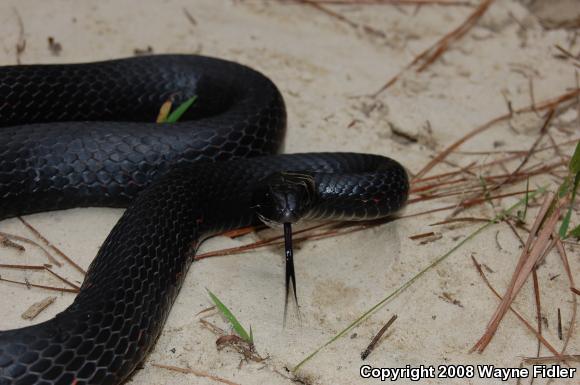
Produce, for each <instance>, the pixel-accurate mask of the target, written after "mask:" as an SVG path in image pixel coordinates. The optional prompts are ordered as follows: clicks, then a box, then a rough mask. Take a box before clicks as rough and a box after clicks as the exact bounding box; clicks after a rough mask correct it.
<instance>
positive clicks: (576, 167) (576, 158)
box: [568, 141, 580, 174]
mask: <svg viewBox="0 0 580 385" xmlns="http://www.w3.org/2000/svg"><path fill="white" fill-rule="evenodd" d="M568 168H569V169H570V172H571V173H572V174H578V173H579V172H580V141H578V143H576V148H575V149H574V154H573V155H572V159H570V164H569V165H568Z"/></svg>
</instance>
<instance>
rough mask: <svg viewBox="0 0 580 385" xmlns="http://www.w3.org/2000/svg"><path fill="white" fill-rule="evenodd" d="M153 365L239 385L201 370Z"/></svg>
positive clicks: (229, 384) (230, 384)
mask: <svg viewBox="0 0 580 385" xmlns="http://www.w3.org/2000/svg"><path fill="white" fill-rule="evenodd" d="M151 365H152V366H155V367H157V368H162V369H167V370H172V371H174V372H179V373H185V374H193V375H196V376H198V377H205V378H209V379H210V380H214V381H217V382H221V383H223V384H228V385H239V384H238V383H236V382H232V381H230V380H226V379H225V378H222V377H218V376H214V375H213V374H209V373H206V372H202V371H199V370H194V369H189V368H180V367H178V366H171V365H162V364H151Z"/></svg>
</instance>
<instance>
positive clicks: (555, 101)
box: [413, 89, 580, 180]
mask: <svg viewBox="0 0 580 385" xmlns="http://www.w3.org/2000/svg"><path fill="white" fill-rule="evenodd" d="M577 95H580V89H574V90H572V91H569V92H566V93H564V94H562V95H559V96H557V97H555V98H552V99H547V100H544V101H542V102H540V103H538V104H536V105H535V106H527V107H524V108H520V109H518V110H516V111H514V112H515V113H518V114H520V113H524V112H532V111H533V110H534V109H535V110H536V111H541V110H546V109H552V108H554V109H555V108H557V107H558V106H559V105H560V104H562V103H565V102H568V101H571V100H572V99H574V98H575V97H576V96H577ZM511 117H512V114H511V113H507V114H504V115H500V116H498V117H496V118H493V119H491V120H489V121H488V122H486V123H484V124H483V125H481V126H479V127H476V128H475V129H473V130H471V131H470V132H468V133H467V134H466V135H464V136H463V137H461V138H460V139H458V140H456V141H455V142H453V143H452V144H451V145H450V146H448V147H447V148H446V149H445V150H443V151H441V152H440V153H439V154H437V156H436V157H434V158H433V159H432V160H431V161H430V162H429V163H427V165H426V166H424V167H423V168H422V169H421V170H420V171H419V172H418V173H417V174H416V175H415V177H414V178H413V180H415V179H419V178H421V177H423V176H424V175H425V174H426V173H427V172H429V171H430V170H431V169H432V168H433V167H435V165H436V164H438V163H440V162H441V161H442V160H443V159H445V158H446V157H447V156H448V155H449V154H450V153H451V152H453V151H455V150H456V149H457V148H459V146H461V145H462V144H463V143H465V142H467V141H468V140H470V139H471V138H473V137H474V136H477V135H479V134H481V133H482V132H484V131H486V130H488V129H490V128H491V127H493V126H494V125H495V124H497V123H499V122H502V121H504V120H507V119H510V118H511Z"/></svg>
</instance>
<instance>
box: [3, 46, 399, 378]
mask: <svg viewBox="0 0 580 385" xmlns="http://www.w3.org/2000/svg"><path fill="white" fill-rule="evenodd" d="M193 95H197V96H198V99H197V101H196V103H195V104H194V106H193V107H192V108H191V109H190V110H189V111H188V112H187V113H186V114H185V116H184V117H183V118H182V121H181V122H179V123H174V124H167V125H159V124H155V123H152V122H154V121H155V117H156V115H157V113H158V111H159V107H160V106H161V105H162V104H163V102H165V101H167V100H172V101H173V103H174V104H179V103H180V102H182V101H183V100H185V99H187V98H189V97H191V96H193ZM0 126H2V127H1V129H0V219H4V218H9V217H13V216H17V215H23V214H29V213H34V212H39V211H46V210H56V209H66V208H72V207H78V206H109V207H128V209H127V210H126V211H125V213H124V215H123V216H122V218H121V219H120V220H119V222H118V223H117V224H116V225H115V227H114V228H113V230H112V231H111V233H110V234H109V236H108V237H107V239H106V240H105V242H104V244H103V245H102V247H101V248H100V250H99V252H98V254H97V256H96V257H95V259H94V261H93V262H92V263H91V265H90V268H89V270H88V273H87V275H86V277H85V280H84V282H83V284H82V287H81V290H80V292H79V294H78V295H77V297H76V298H75V300H74V303H73V304H72V305H71V306H70V307H69V308H68V309H66V310H65V311H63V312H62V313H60V314H58V315H57V316H56V317H55V318H53V319H51V320H49V321H46V322H43V323H40V324H37V325H33V326H29V327H25V328H21V329H15V330H8V331H2V332H0V385H6V384H19V385H26V384H59V385H61V384H62V385H64V384H66V385H71V384H77V385H80V384H118V383H121V382H122V381H123V380H124V379H126V378H127V377H128V376H129V375H130V374H131V373H132V372H133V370H134V369H135V368H136V367H137V365H138V364H139V363H141V362H142V361H143V359H144V357H145V356H146V355H147V353H148V352H149V351H150V350H151V348H152V346H153V345H154V343H155V340H156V338H157V337H158V336H159V334H160V331H161V329H162V327H163V324H164V321H165V319H166V317H167V315H168V313H169V310H170V308H171V305H172V303H173V301H174V299H175V297H176V295H177V293H178V291H179V288H180V287H181V285H182V283H183V280H184V277H185V274H186V272H187V270H188V268H189V266H190V263H191V261H192V256H193V254H194V253H195V250H196V248H197V246H198V245H199V243H200V242H201V241H203V239H205V238H207V237H209V236H211V235H214V234H216V233H219V232H222V231H225V230H228V229H234V228H237V227H240V226H247V225H250V224H252V223H255V222H256V221H257V218H258V216H260V217H261V218H262V219H263V220H265V221H268V220H279V218H275V217H274V218H269V217H270V216H276V215H278V217H279V216H282V217H283V218H286V219H287V220H289V221H294V220H296V219H298V218H310V219H315V218H316V219H341V220H360V219H369V218H378V217H383V216H386V215H388V214H390V213H392V212H393V211H395V210H397V209H399V208H400V207H401V206H402V205H403V204H404V202H405V200H406V198H407V194H408V180H407V175H406V173H405V171H404V169H403V168H402V167H401V166H400V165H399V164H398V163H397V162H395V161H394V160H391V159H389V158H386V157H382V156H378V155H365V154H355V153H310V154H296V155H272V154H274V153H275V152H276V151H277V150H278V149H279V148H280V146H281V143H282V139H283V135H284V131H285V126H286V113H285V107H284V102H283V99H282V97H281V95H280V93H279V91H278V90H277V88H276V87H275V86H274V84H273V83H272V82H271V81H270V80H269V79H268V78H266V77H265V76H263V75H261V74H260V73H258V72H256V71H254V70H252V69H250V68H248V67H245V66H242V65H240V64H236V63H232V62H228V61H224V60H219V59H214V58H207V57H202V56H185V55H159V56H147V57H139V58H130V59H122V60H113V61H105V62H98V63H88V64H66V65H26V66H7V67H0ZM285 180H289V181H290V185H291V186H292V185H293V186H303V187H300V188H299V189H298V190H295V191H290V192H289V191H288V190H287V187H284V186H287V185H284V184H283V183H284V181H285ZM152 181H153V183H151V182H152ZM293 188H294V187H292V188H291V189H290V190H292V189H293ZM272 195H273V196H275V197H278V198H280V199H282V200H283V201H285V202H286V204H289V205H290V206H291V207H290V209H289V210H288V211H286V212H282V211H280V210H279V208H278V209H277V208H276V207H275V205H273V204H270V203H271V201H269V199H270V198H271V197H272ZM295 198H299V199H305V200H306V201H305V202H293V201H292V200H293V199H295ZM269 202H270V203H269ZM276 210H278V211H276ZM286 219H285V220H286Z"/></svg>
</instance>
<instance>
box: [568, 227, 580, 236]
mask: <svg viewBox="0 0 580 385" xmlns="http://www.w3.org/2000/svg"><path fill="white" fill-rule="evenodd" d="M569 237H574V238H580V225H578V226H576V227H575V228H573V229H572V230H570V232H569V233H568V238H569Z"/></svg>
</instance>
